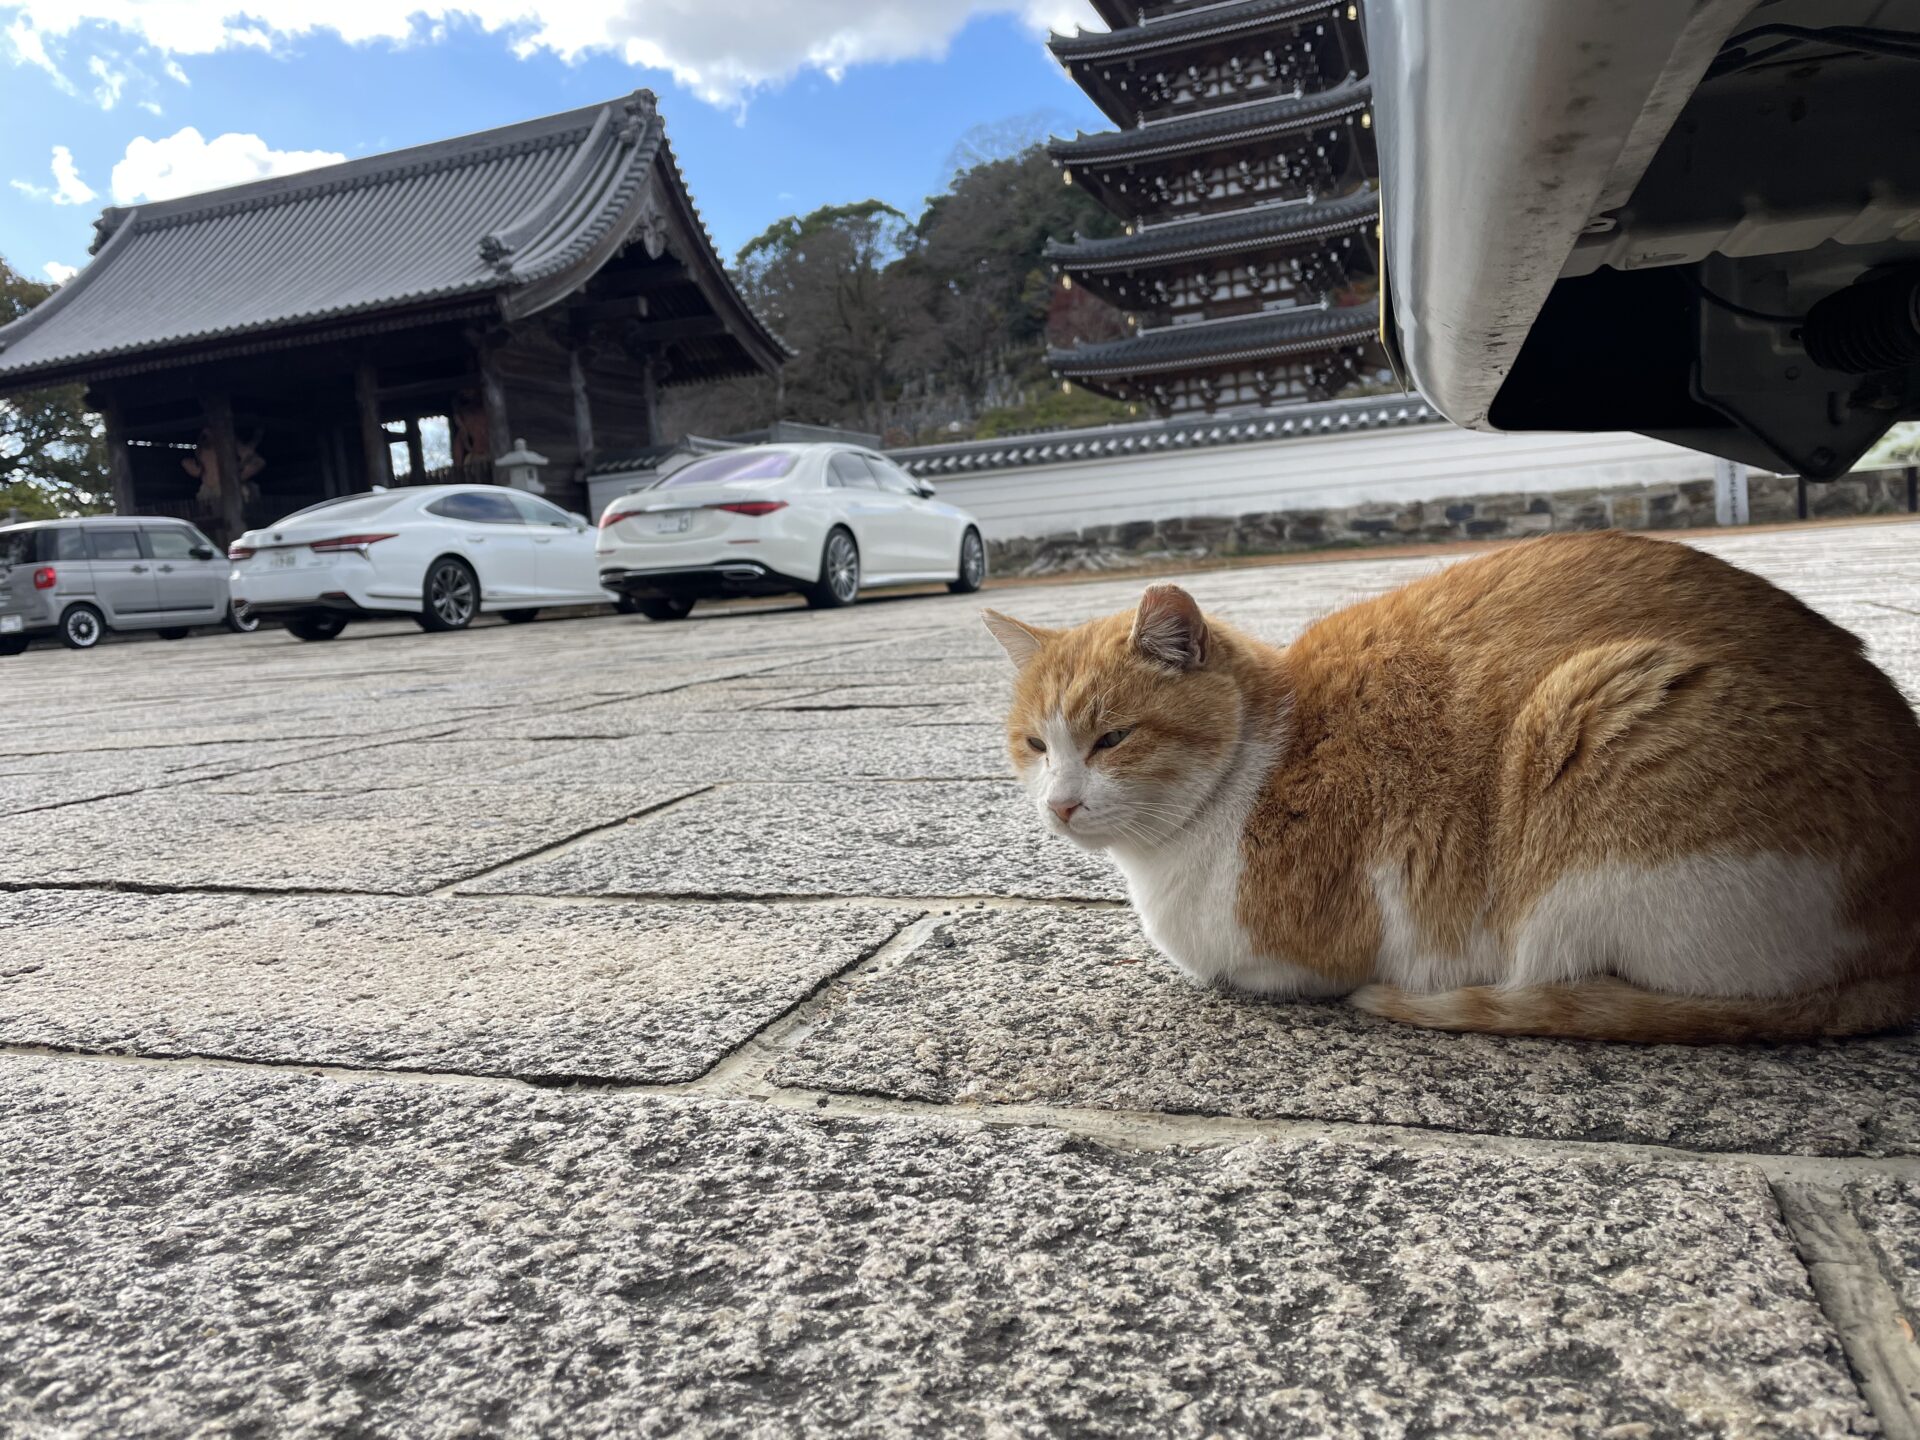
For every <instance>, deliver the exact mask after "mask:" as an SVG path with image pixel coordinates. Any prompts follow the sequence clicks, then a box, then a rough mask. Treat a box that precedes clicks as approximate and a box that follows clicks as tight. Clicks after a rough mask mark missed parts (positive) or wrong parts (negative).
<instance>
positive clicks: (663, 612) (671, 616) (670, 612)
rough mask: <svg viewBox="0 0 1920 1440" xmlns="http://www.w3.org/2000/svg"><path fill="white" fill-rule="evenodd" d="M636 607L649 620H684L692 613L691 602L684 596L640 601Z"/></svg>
mask: <svg viewBox="0 0 1920 1440" xmlns="http://www.w3.org/2000/svg"><path fill="white" fill-rule="evenodd" d="M637 605H638V608H639V611H640V613H641V614H642V615H644V616H646V617H647V619H649V620H684V619H686V618H687V616H689V615H691V614H692V613H693V601H691V600H689V599H687V598H686V597H685V596H668V597H667V598H666V599H663V600H641V601H638V602H637Z"/></svg>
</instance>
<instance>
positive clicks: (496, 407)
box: [475, 344, 513, 459]
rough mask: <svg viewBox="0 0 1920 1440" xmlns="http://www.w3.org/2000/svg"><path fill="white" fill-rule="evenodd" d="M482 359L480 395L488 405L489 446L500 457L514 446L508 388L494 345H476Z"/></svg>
mask: <svg viewBox="0 0 1920 1440" xmlns="http://www.w3.org/2000/svg"><path fill="white" fill-rule="evenodd" d="M475 353H476V354H477V355H478V357H479V361H480V396H481V399H482V400H483V401H484V402H485V404H486V407H487V447H488V449H489V450H491V451H492V453H493V458H495V459H498V458H499V457H500V456H502V455H504V454H506V453H507V452H508V451H509V450H511V449H512V448H513V429H512V425H511V423H510V421H509V417H508V415H507V388H506V386H505V385H503V384H502V383H501V381H500V367H499V366H498V365H497V364H496V363H495V357H494V347H493V346H491V345H487V344H481V345H478V346H476V347H475Z"/></svg>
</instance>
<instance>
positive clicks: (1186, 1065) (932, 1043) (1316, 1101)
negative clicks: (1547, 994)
mask: <svg viewBox="0 0 1920 1440" xmlns="http://www.w3.org/2000/svg"><path fill="white" fill-rule="evenodd" d="M1916 1070H1920V1035H1906V1036H1901V1037H1896V1038H1888V1039H1866V1040H1853V1041H1846V1042H1831V1043H1822V1044H1814V1045H1783V1046H1701V1047H1688V1046H1628V1045H1601V1044H1594V1043H1588V1042H1572V1041H1553V1040H1508V1039H1502V1038H1498V1037H1494V1036H1485V1035H1453V1034H1446V1033H1442V1032H1438V1031H1429V1030H1419V1029H1415V1028H1413V1027H1411V1026H1404V1025H1397V1024H1394V1023H1393V1022H1391V1021H1386V1020H1381V1019H1377V1018H1375V1017H1373V1016H1369V1015H1365V1014H1362V1013H1360V1012H1359V1011H1356V1010H1353V1009H1351V1008H1350V1007H1348V1006H1345V1005H1340V1004H1324V1005H1309V1004H1294V1003H1287V1002H1275V1001H1265V1000H1260V999H1257V998H1253V997H1249V996H1243V995H1236V994H1232V993H1229V992H1226V991H1222V990H1217V989H1210V988H1204V987H1201V986H1198V985H1195V984H1193V983H1192V982H1191V981H1189V980H1187V979H1186V978H1185V977H1183V976H1182V975H1180V974H1179V973H1178V972H1177V971H1175V970H1174V969H1173V968H1172V967H1171V966H1170V965H1168V964H1167V963H1166V962H1165V961H1164V960H1162V959H1161V958H1160V957H1159V956H1158V955H1157V954H1156V953H1155V952H1154V951H1153V948H1152V947H1151V946H1150V945H1149V944H1148V943H1147V941H1146V939H1145V938H1144V937H1143V936H1142V935H1141V934H1140V931H1139V928H1138V926H1137V925H1136V923H1135V922H1134V919H1133V916H1132V915H1131V914H1130V913H1128V912H1125V911H1089V910H1071V911H1052V912H1046V911H1038V910H1035V911H1024V912H1020V913H1009V912H976V913H971V914H966V913H963V914H960V915H957V916H956V917H955V918H953V919H952V920H951V921H948V922H946V923H944V924H943V925H941V926H940V927H939V928H938V929H937V930H936V931H935V932H934V933H933V935H932V936H931V937H930V938H929V939H928V941H927V942H926V943H925V944H923V945H922V947H921V948H920V949H919V950H918V951H917V952H916V953H915V954H914V955H913V956H912V957H911V958H909V959H908V960H907V961H906V962H905V963H904V964H902V965H900V966H898V967H897V968H894V969H892V970H890V971H889V972H888V973H886V974H884V975H878V976H874V977H872V978H870V979H868V980H866V981H864V982H863V983H862V984H861V985H860V986H859V987H858V988H857V989H856V991H855V992H854V995H853V997H852V998H851V999H850V1000H849V1001H848V1002H847V1003H846V1004H845V1005H844V1006H842V1007H841V1008H840V1009H839V1010H837V1011H836V1012H835V1013H834V1014H833V1015H832V1016H831V1017H830V1018H829V1019H828V1020H826V1021H825V1022H824V1023H822V1024H821V1025H820V1026H818V1027H817V1028H816V1029H815V1030H814V1031H813V1032H812V1033H811V1034H810V1035H809V1036H808V1038H807V1040H806V1041H805V1042H804V1044H803V1045H802V1046H801V1047H800V1048H799V1050H798V1051H797V1053H795V1054H794V1055H792V1056H790V1057H789V1058H788V1059H786V1060H785V1061H783V1062H782V1063H781V1065H780V1066H779V1068H778V1069H777V1070H776V1072H775V1078H776V1079H778V1080H779V1081H781V1082H782V1083H784V1084H789V1085H797V1086H806V1087H812V1088H818V1089H824V1090H841V1091H857V1092H861V1093H869V1094H880V1095H889V1096H895V1097H899V1098H903V1099H914V1100H933V1101H954V1100H977V1101H990V1102H1002V1103H1023V1104H1051V1105H1087V1106H1098V1107H1102V1108H1108V1109H1120V1110H1161V1111H1175V1112H1181V1113H1197V1114H1210V1115H1239V1116H1249V1117H1261V1118H1295V1119H1307V1120H1335V1121H1353V1122H1359V1123H1368V1124H1386V1125H1414V1126H1420V1127H1423V1128H1429V1129H1439V1130H1456V1131H1471V1132H1478V1133H1487V1134H1497V1135H1523V1136H1536V1137H1540V1138H1547V1139H1562V1140H1605V1141H1626V1142H1634V1143H1644V1144H1655V1145H1672V1146H1678V1147H1682V1148H1686V1149H1691V1150H1707V1151H1741V1152H1750V1153H1769V1154H1808V1155H1915V1154H1920V1087H1916V1085H1915V1084H1914V1081H1913V1076H1914V1074H1915V1073H1916Z"/></svg>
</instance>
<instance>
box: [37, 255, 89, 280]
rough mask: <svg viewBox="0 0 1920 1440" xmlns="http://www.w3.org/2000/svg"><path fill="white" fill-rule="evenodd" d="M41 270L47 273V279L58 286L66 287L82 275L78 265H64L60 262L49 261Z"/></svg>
mask: <svg viewBox="0 0 1920 1440" xmlns="http://www.w3.org/2000/svg"><path fill="white" fill-rule="evenodd" d="M40 268H41V269H42V270H44V271H46V272H47V278H48V279H49V280H51V281H53V283H54V284H56V285H64V284H66V283H67V282H68V281H69V280H71V279H72V278H73V277H74V276H76V275H78V274H79V273H80V267H79V266H78V265H62V264H61V263H60V262H59V261H58V260H49V261H47V263H46V264H45V265H42V266H41V267H40Z"/></svg>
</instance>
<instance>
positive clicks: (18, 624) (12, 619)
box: [0, 615, 27, 635]
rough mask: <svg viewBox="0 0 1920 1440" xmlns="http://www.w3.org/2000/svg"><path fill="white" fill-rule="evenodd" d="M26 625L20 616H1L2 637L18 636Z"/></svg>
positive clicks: (0, 629)
mask: <svg viewBox="0 0 1920 1440" xmlns="http://www.w3.org/2000/svg"><path fill="white" fill-rule="evenodd" d="M26 624H27V622H26V621H25V620H23V619H22V618H21V617H20V616H18V615H0V635H18V634H19V633H20V632H21V631H22V630H24V629H25V628H26Z"/></svg>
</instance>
